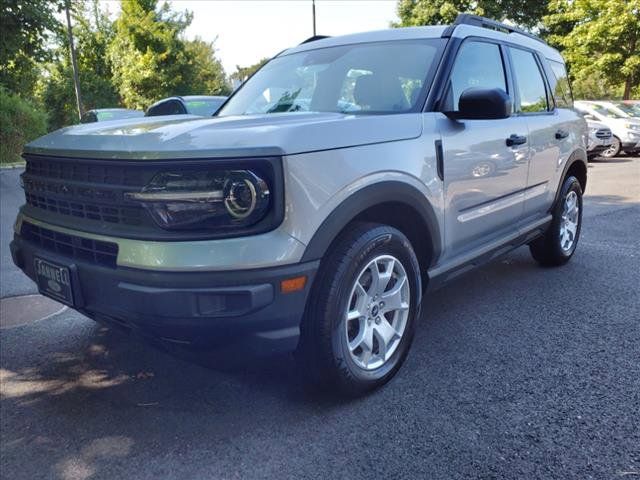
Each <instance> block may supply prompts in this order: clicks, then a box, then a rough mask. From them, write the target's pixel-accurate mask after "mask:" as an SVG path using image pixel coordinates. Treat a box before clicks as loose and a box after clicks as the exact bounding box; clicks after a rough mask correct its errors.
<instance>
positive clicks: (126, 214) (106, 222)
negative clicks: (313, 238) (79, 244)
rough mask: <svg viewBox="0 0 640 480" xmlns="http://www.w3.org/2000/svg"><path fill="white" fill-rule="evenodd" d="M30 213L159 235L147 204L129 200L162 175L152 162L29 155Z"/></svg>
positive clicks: (109, 230) (105, 229) (76, 224)
mask: <svg viewBox="0 0 640 480" xmlns="http://www.w3.org/2000/svg"><path fill="white" fill-rule="evenodd" d="M25 158H26V160H27V165H26V168H25V173H24V174H23V176H22V183H23V185H24V191H25V199H26V207H25V214H27V215H28V216H30V217H32V218H35V219H37V220H42V221H44V222H47V223H52V224H55V225H60V226H63V227H67V228H72V229H74V230H75V229H78V230H83V231H87V232H94V233H101V234H109V235H113V236H125V237H128V236H131V237H145V236H152V235H153V234H154V233H156V232H158V230H159V227H158V226H157V225H156V224H155V223H154V222H153V219H151V217H150V216H149V214H148V213H147V211H146V210H145V209H144V207H143V206H142V205H140V204H139V203H136V202H131V201H129V200H128V199H127V198H126V197H125V194H126V193H127V192H138V191H140V190H141V189H142V187H143V186H144V185H146V184H147V183H148V182H149V181H150V179H151V178H153V176H154V175H155V174H156V173H157V172H158V170H159V167H158V166H157V165H151V164H149V163H148V162H147V163H146V164H145V163H144V162H124V164H123V162H122V161H113V160H108V161H103V160H86V159H75V158H74V159H61V158H59V157H58V158H52V157H40V156H37V155H25Z"/></svg>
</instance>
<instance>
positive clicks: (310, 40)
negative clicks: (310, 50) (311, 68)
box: [300, 35, 330, 45]
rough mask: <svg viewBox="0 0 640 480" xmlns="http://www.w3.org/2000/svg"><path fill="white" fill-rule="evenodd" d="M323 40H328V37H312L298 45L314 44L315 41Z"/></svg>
mask: <svg viewBox="0 0 640 480" xmlns="http://www.w3.org/2000/svg"><path fill="white" fill-rule="evenodd" d="M323 38H330V37H329V35H314V36H313V37H309V38H307V39H306V40H305V41H304V42H300V45H304V44H305V43H309V42H315V41H316V40H322V39H323Z"/></svg>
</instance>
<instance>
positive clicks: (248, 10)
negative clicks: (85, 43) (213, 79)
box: [102, 0, 397, 74]
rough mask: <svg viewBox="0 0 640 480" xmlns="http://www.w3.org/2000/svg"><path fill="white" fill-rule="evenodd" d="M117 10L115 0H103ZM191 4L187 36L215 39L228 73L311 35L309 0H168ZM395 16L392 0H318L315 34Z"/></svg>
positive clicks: (379, 24) (372, 26)
mask: <svg viewBox="0 0 640 480" xmlns="http://www.w3.org/2000/svg"><path fill="white" fill-rule="evenodd" d="M102 3H103V4H105V5H106V6H107V7H108V8H109V11H110V12H112V13H116V12H117V11H118V10H119V7H118V3H117V2H115V1H112V0H106V1H103V2H102ZM169 3H170V4H171V6H172V7H173V9H174V10H177V11H182V10H190V11H191V12H193V22H192V23H191V26H190V27H189V28H188V29H187V31H186V35H187V38H190V39H191V38H194V37H196V36H199V37H201V38H202V39H203V40H207V41H214V40H215V47H216V50H217V52H216V54H217V56H218V58H219V59H220V60H221V61H222V65H223V67H224V69H225V70H226V72H227V73H228V74H231V73H233V72H234V71H235V70H236V65H240V66H242V67H247V66H249V65H252V64H254V63H256V62H257V61H259V60H260V59H262V58H264V57H272V56H273V55H275V54H277V53H278V52H280V51H281V50H284V49H285V48H288V47H291V46H293V45H297V44H298V43H300V42H301V41H303V40H305V39H307V38H309V37H311V36H312V35H313V25H312V20H311V18H312V17H311V0H235V1H233V0H190V1H186V0H172V1H170V2H169ZM395 20H397V15H396V1H395V0H316V32H317V34H318V35H332V36H333V35H344V34H347V33H356V32H365V31H368V30H381V29H385V28H389V24H390V23H391V22H392V21H395Z"/></svg>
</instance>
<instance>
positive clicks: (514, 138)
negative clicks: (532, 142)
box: [507, 133, 527, 147]
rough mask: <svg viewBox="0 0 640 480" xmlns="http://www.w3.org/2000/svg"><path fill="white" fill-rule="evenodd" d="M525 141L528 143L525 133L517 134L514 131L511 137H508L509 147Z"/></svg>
mask: <svg viewBox="0 0 640 480" xmlns="http://www.w3.org/2000/svg"><path fill="white" fill-rule="evenodd" d="M523 143H527V137H525V136H524V135H516V134H515V133H514V134H512V135H511V136H510V137H509V138H507V147H513V146H514V145H522V144H523Z"/></svg>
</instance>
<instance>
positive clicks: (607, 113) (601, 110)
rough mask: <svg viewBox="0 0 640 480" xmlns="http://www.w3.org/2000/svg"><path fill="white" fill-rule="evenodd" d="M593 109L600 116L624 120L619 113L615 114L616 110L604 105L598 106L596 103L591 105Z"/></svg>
mask: <svg viewBox="0 0 640 480" xmlns="http://www.w3.org/2000/svg"><path fill="white" fill-rule="evenodd" d="M591 108H593V110H594V111H596V112H598V113H599V114H600V115H604V116H605V117H609V118H624V116H623V115H620V114H619V113H617V112H615V111H614V110H612V109H610V108H607V107H604V106H602V105H598V104H597V103H594V104H592V105H591Z"/></svg>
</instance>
